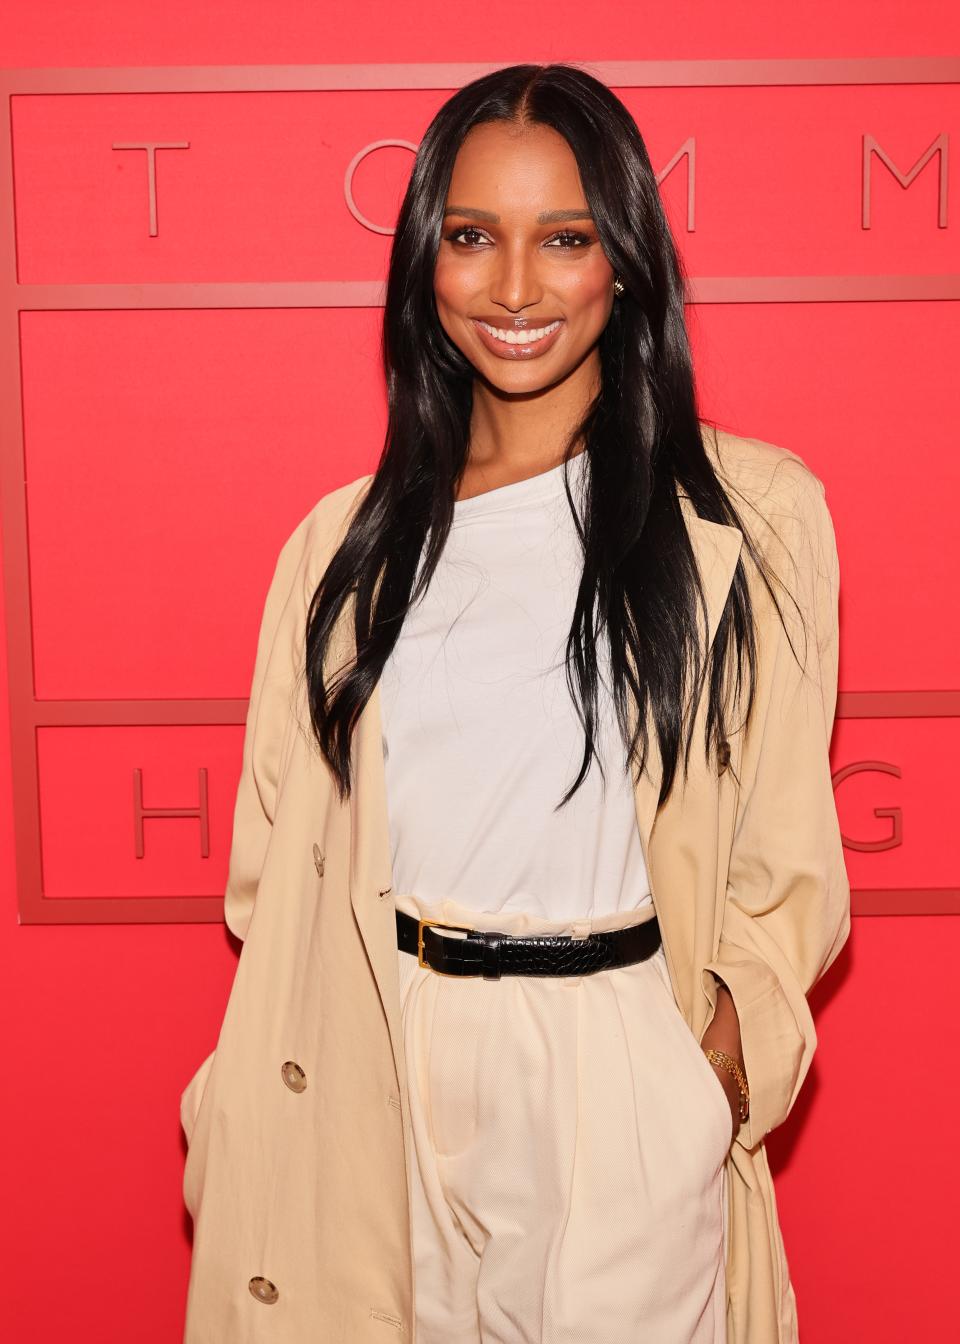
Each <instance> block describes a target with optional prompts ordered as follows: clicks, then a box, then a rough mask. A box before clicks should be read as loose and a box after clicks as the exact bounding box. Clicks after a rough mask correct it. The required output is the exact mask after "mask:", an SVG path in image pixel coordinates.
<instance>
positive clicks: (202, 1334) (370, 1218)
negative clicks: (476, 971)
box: [180, 431, 850, 1344]
mask: <svg viewBox="0 0 960 1344" xmlns="http://www.w3.org/2000/svg"><path fill="white" fill-rule="evenodd" d="M707 433H708V434H710V433H712V431H707ZM708 450H709V451H710V453H711V456H712V457H713V459H714V462H715V464H716V465H717V466H718V467H719V469H720V470H721V472H722V473H723V474H724V476H725V478H726V480H727V481H728V482H729V483H730V484H731V485H732V486H733V487H734V488H735V489H737V490H738V491H740V492H742V498H740V499H738V503H739V504H740V510H741V517H742V519H743V521H744V524H745V526H747V527H748V528H750V529H751V531H752V532H753V534H754V536H755V538H756V539H757V540H758V541H759V543H760V545H761V546H762V548H763V550H764V552H765V553H766V554H767V556H768V557H769V559H770V560H771V563H773V565H774V566H775V567H776V569H777V572H778V573H779V574H780V575H781V576H782V577H783V579H784V581H785V582H786V584H787V587H788V588H789V589H790V591H791V592H792V593H793V594H794V596H795V597H796V598H797V600H798V602H799V606H800V610H801V612H802V615H803V617H804V618H805V621H806V634H804V629H803V627H802V626H801V624H800V621H799V619H798V617H797V613H796V610H795V609H794V608H793V607H792V605H791V603H790V601H789V599H784V603H783V605H784V607H785V613H786V616H787V621H788V629H789V630H790V633H791V637H792V639H793V642H794V644H795V646H796V648H797V653H798V655H799V656H800V658H801V661H804V662H805V667H804V670H803V671H802V672H801V670H800V669H799V668H798V665H797V663H796V661H795V659H794V657H793V655H792V654H791V651H790V648H789V645H788V642H787V639H786V638H785V635H784V631H783V629H782V627H781V626H780V624H779V621H778V619H777V617H776V613H775V612H774V611H773V608H772V606H771V603H770V601H769V598H767V597H766V596H765V589H764V588H763V587H762V585H760V584H759V583H757V584H756V585H755V586H754V588H753V593H754V600H755V603H756V610H757V616H758V623H759V624H758V640H759V655H760V669H759V684H758V692H757V701H756V707H755V711H754V715H753V716H752V718H751V722H750V725H749V726H748V729H747V731H746V732H743V731H737V732H735V733H732V734H731V736H730V737H729V739H728V740H729V764H728V765H726V766H725V765H724V762H723V757H724V756H726V751H721V753H720V758H721V759H720V760H719V761H718V760H713V759H711V760H710V761H706V760H705V759H704V753H703V749H702V745H701V746H699V747H698V746H697V745H695V746H694V749H693V751H692V753H691V768H690V773H689V776H688V778H687V780H686V782H685V783H684V782H683V781H682V780H678V783H677V786H676V787H675V789H674V791H673V792H672V794H671V796H670V798H669V800H668V801H667V803H666V804H665V805H664V807H663V808H662V809H661V810H660V811H659V814H657V810H656V798H657V790H658V780H659V766H658V757H657V754H656V750H655V749H654V754H653V757H652V759H651V760H650V761H649V762H648V767H647V770H646V771H645V773H644V775H643V776H642V778H641V780H640V783H639V784H638V786H637V789H636V813H637V823H638V826H639V828H640V834H641V838H642V842H643V848H644V852H645V855H646V860H647V868H648V872H649V875H650V879H651V886H652V891H653V898H654V903H655V907H656V911H657V914H658V916H659V920H660V925H661V930H662V935H663V941H664V945H665V953H666V960H667V965H668V968H669V973H670V980H671V984H672V987H673V992H674V995H675V998H676V1001H677V1004H678V1006H679V1009H680V1011H681V1013H682V1015H683V1017H684V1019H685V1021H686V1022H687V1024H688V1026H689V1027H690V1029H691V1031H692V1032H694V1033H695V1034H696V1036H697V1038H698V1039H700V1038H701V1037H702V1035H703V1032H704V1030H705V1029H706V1027H707V1025H708V1023H709V1021H710V1019H711V1017H712V1015H713V1012H714V1009H715V1007H716V993H717V990H716V981H715V979H714V976H713V974H712V973H713V972H716V974H717V976H719V977H720V978H722V979H723V980H724V981H725V982H726V984H727V985H728V986H729V988H730V990H731V992H732V994H733V999H734V1002H735V1004H736V1008H737V1012H738V1014H739V1018H740V1025H741V1036H742V1043H743V1055H744V1062H745V1066H746V1072H747V1076H748V1079H749V1083H750V1089H751V1097H752V1101H751V1107H750V1117H749V1119H748V1120H747V1121H746V1122H745V1123H744V1124H742V1125H741V1126H740V1128H739V1131H738V1133H737V1134H736V1136H735V1138H734V1140H733V1143H732V1144H731V1148H730V1152H729V1155H728V1157H727V1161H726V1168H727V1177H728V1179H727V1183H726V1184H727V1190H728V1198H729V1205H728V1215H729V1243H728V1260H727V1284H728V1307H727V1317H728V1321H727V1324H728V1328H727V1339H728V1341H729V1344H793V1341H795V1340H796V1339H797V1314H796V1304H795V1298H794V1293H793V1288H792V1286H791V1283H790V1278H789V1273H788V1268H787V1262H786V1257H785V1254H784V1247H783V1243H782V1239H781V1234H780V1229H779V1225H778V1219H777V1208H776V1201H775V1196H774V1187H773V1183H772V1181H771V1176H770V1170H769V1167H768V1164H767V1155H766V1151H765V1148H764V1137H765V1136H766V1135H767V1134H768V1133H769V1132H770V1130H772V1129H773V1128H774V1127H775V1126H776V1125H779V1124H780V1123H781V1122H782V1121H783V1120H784V1118H785V1117H786V1116H787V1114H788V1113H789V1111H790V1109H791V1107H792V1105H793V1103H794V1101H795V1100H796V1097H797V1094H798V1092H799V1090H800V1087H801V1085H802V1083H803V1081H804V1078H805V1077H806V1074H807V1072H808V1070H809V1068H810V1062H811V1058H812V1056H813V1052H814V1049H815V1046H816V1033H815V1029H814V1023H813V1020H812V1017H811V1014H810V1010H809V1007H808V1003H807V997H806V996H807V992H808V991H809V990H810V988H811V986H812V985H813V984H814V982H815V981H816V980H817V979H818V978H819V977H820V976H821V975H823V973H824V971H825V970H826V969H827V968H828V967H829V966H830V964H831V963H832V962H833V960H834V959H835V957H836V956H837V954H838V952H839V951H840V949H841V947H842V946H843V943H844V941H845V940H846V938H847V936H848V933H849V929H850V902H849V887H848V884H847V879H846V875H845V872H844V864H843V855H842V850H841V839H840V833H839V825H838V820H837V815H836V810H835V807H834V798H833V791H832V787H831V777H830V766H829V761H828V755H827V750H828V743H829V739H830V733H831V727H832V722H833V716H834V708H835V700H836V685H837V591H838V565H837V555H836V548H835V543H834V535H833V529H832V526H831V520H830V516H829V514H828V511H827V507H826V504H825V500H824V492H823V486H822V484H821V482H820V481H819V480H818V479H817V478H816V477H815V476H814V475H813V474H812V473H811V472H810V471H809V469H808V468H807V467H806V466H805V465H804V463H803V462H802V461H801V460H800V459H799V458H798V457H796V456H795V455H794V454H792V453H789V452H787V451H786V450H784V449H781V448H777V447H775V446H773V445H770V444H766V443H763V442H761V441H759V440H755V439H745V438H740V437H737V436H734V435H731V434H726V433H723V432H721V433H720V435H719V438H718V439H717V440H714V439H710V438H708ZM370 479H371V478H370V477H369V476H364V477H361V478H359V479H358V480H356V481H353V482H351V483H350V484H349V485H345V486H343V487H341V488H339V489H336V490H333V491H332V492H331V493H329V494H327V495H325V496H324V497H323V498H321V499H320V500H319V502H318V503H317V504H316V505H315V506H314V508H313V509H312V510H311V511H310V513H309V514H308V515H307V517H306V518H304V519H303V520H302V522H301V523H300V524H299V525H298V526H297V528H296V529H295V530H294V532H293V533H292V535H291V536H290V537H289V539H288V541H287V542H286V544H285V545H284V546H283V548H282V550H281V553H280V556H279V559H278V562H277V565H276V571H275V573H274V576H273V579H272V582H271V584H270V587H269V591H268V593H267V597H266V602H265V607H264V611H263V620H262V627H261V630H260V635H259V642H258V646H257V653H256V663H255V671H254V675H253V683H252V688H251V695H250V704H249V712H248V717H247V725H246V734H245V739H244V746H243V758H242V775H241V779H240V783H239V788H238V793H237V798H236V808H235V815H234V828H233V842H232V848H231V853H230V863H229V876H228V881H227V886H226V893H225V918H226V922H227V924H228V926H229V927H230V929H232V931H233V932H234V933H235V934H236V935H237V937H238V938H240V939H243V940H244V944H243V947H242V949H241V955H240V959H239V962H238V965H237V970H236V975H235V979H234V982H233V986H232V989H231V992H230V996H229V1000H228V1002H227V1005H226V1010H225V1015H224V1018H223V1023H222V1026H221V1029H220V1033H219V1037H218V1039H217V1043H216V1049H215V1050H214V1051H213V1052H212V1053H211V1054H210V1055H209V1056H208V1057H207V1058H206V1059H205V1060H204V1061H203V1062H202V1064H201V1065H200V1067H199V1068H198V1070H197V1071H196V1073H195V1074H194V1076H193V1078H192V1079H191V1080H190V1082H189V1083H188V1084H187V1086H186V1088H185V1090H184V1092H183V1094H182V1097H181V1106H180V1117H181V1122H182V1124H183V1128H184V1132H185V1134H186V1136H187V1140H188V1144H189V1149H188V1153H187V1158H186V1163H185V1168H184V1181H183V1189H184V1200H185V1203H186V1206H187V1208H188V1209H189V1211H190V1213H191V1215H192V1217H193V1221H194V1240H193V1252H192V1264H191V1272H190V1281H189V1290H188V1298H187V1313H186V1329H185V1336H184V1344H266V1341H277V1342H278V1344H279V1342H280V1341H282V1344H391V1341H394V1340H401V1339H405V1340H407V1341H411V1340H413V1339H415V1334H414V1319H413V1301H414V1295H413V1294H414V1284H413V1279H412V1273H413V1271H412V1266H411V1248H410V1226H409V1211H408V1200H407V1186H406V1175H405V1172H406V1168H405V1158H404V1152H405V1143H407V1142H409V1117H408V1115H407V1113H406V1109H407V1108H406V1101H405V1094H404V1077H405V1074H404V1070H405V1061H404V1057H403V1049H402V1038H401V1030H400V999H399V983H398V982H399V975H398V966H397V953H396V932H395V924H394V901H393V893H392V891H391V881H392V872H391V854H390V848H389V839H388V824H387V809H386V793H385V777H384V762H383V754H382V745H381V735H380V718H379V696H378V692H377V690H375V691H374V693H373V695H372V696H371V698H370V700H369V701H368V702H367V705H366V706H365V708H364V711H363V713H362V715H361V717H360V720H359V723H358V725H357V729H356V732H355V736H354V739H353V752H354V756H353V760H354V769H355V775H354V781H355V783H354V789H353V792H352V796H351V798H350V799H349V800H348V801H347V802H345V803H341V802H340V801H339V800H338V799H337V797H336V793H335V790H334V788H333V786H332V776H331V774H330V772H329V770H328V768H327V766H326V763H325V762H324V761H323V758H322V757H321V755H320V753H319V750H318V749H317V748H316V747H315V746H314V745H313V743H312V739H311V737H310V733H309V727H308V724H309V720H308V718H307V711H306V699H305V683H304V678H303V676H302V672H301V660H302V657H303V629H304V625H305V619H306V610H307V605H308V603H309V600H310V597H311V595H312V593H313V591H314V588H315V587H316V584H317V582H318V580H319V578H320V575H321V573H322V571H323V568H324V566H325V564H326V563H327V562H328V561H329V558H330V557H331V555H332V554H333V551H334V549H335V547H336V545H337V544H338V542H339V538H340V537H341V536H342V534H343V532H344V530H345V528H346V525H347V522H348V520H349V516H350V513H351V510H352V508H353V506H354V505H355V504H356V503H357V502H359V499H360V496H361V493H362V491H363V489H364V487H365V486H366V485H367V484H368V482H369V481H370ZM681 507H682V509H683V512H684V516H685V518H686V522H687V526H688V529H689V535H690V538H691V541H692V544H693V548H694V552H695V555H696V558H697V562H698V564H699V567H700V572H701V575H702V579H703V583H704V588H705V594H706V601H707V608H708V616H709V619H708V623H707V630H706V638H707V640H708V641H712V639H713V636H714V634H715V632H716V628H717V622H718V621H719V619H720V615H721V612H722V609H723V606H724V603H725V600H726V597H727V593H728V590H729V586H730V583H731V580H732V577H733V572H734V567H735V565H736V561H737V557H738V555H739V554H740V551H741V544H742V535H741V532H740V531H739V530H737V529H735V528H732V527H728V526H721V525H718V524H715V523H711V522H706V521H703V520H701V519H699V518H698V517H697V516H696V515H695V513H694V512H693V508H692V505H691V504H690V501H689V500H687V499H686V498H685V497H683V502H682V505H681ZM349 610H350V608H349V606H348V607H347V608H345V610H344V613H342V614H341V621H340V624H339V626H338V636H339V637H338V640H337V642H336V644H335V645H334V646H332V649H331V653H330V654H329V655H328V667H330V668H332V667H334V666H335V665H339V663H340V661H341V660H346V659H349V657H350V655H351V638H352V630H351V628H350V626H351V623H350V620H349ZM333 660H335V661H333ZM704 709H705V701H704V702H702V703H701V705H700V707H699V709H698V714H699V715H700V717H699V718H698V721H697V733H698V734H702V714H703V711H704ZM651 740H652V741H653V742H654V743H655V741H656V739H655V737H654V738H652V739H651ZM700 741H701V737H700V736H698V738H697V742H700ZM451 1344H453V1341H452V1342H451ZM658 1344H682V1342H681V1341H675V1340H670V1341H666V1340H665V1341H658Z"/></svg>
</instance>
